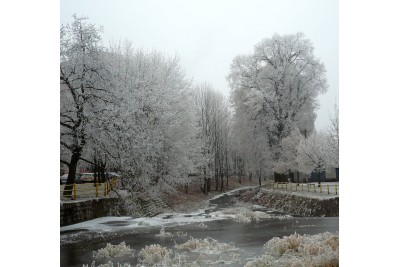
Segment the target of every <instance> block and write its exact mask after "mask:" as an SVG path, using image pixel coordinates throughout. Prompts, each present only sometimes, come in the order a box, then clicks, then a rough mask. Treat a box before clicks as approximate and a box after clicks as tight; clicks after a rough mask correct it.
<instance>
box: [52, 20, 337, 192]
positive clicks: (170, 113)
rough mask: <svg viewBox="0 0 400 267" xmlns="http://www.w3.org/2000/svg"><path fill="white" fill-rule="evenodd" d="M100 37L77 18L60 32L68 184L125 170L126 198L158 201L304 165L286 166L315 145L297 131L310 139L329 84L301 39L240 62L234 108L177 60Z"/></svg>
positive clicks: (268, 43)
mask: <svg viewBox="0 0 400 267" xmlns="http://www.w3.org/2000/svg"><path fill="white" fill-rule="evenodd" d="M101 32H102V28H101V27H97V26H96V25H93V24H90V23H88V21H87V18H83V17H77V16H74V21H73V23H71V24H67V25H63V26H62V27H61V31H60V37H61V41H60V45H61V47H60V100H61V102H60V125H61V129H60V134H61V135H60V146H61V156H60V157H61V163H62V164H64V165H66V166H67V167H68V169H69V176H68V180H67V184H72V183H73V182H74V174H75V172H76V170H77V166H78V163H88V164H92V165H95V166H97V167H98V169H101V170H104V169H105V168H113V169H116V170H118V171H120V172H121V174H122V183H123V186H124V187H125V188H126V189H127V190H129V191H133V192H136V191H144V190H146V191H148V192H153V193H154V194H157V193H158V192H160V191H163V190H168V191H169V190H173V189H174V188H176V187H177V186H181V185H187V184H188V183H191V182H193V181H197V182H199V184H200V185H201V189H202V191H203V192H204V193H208V192H209V191H210V190H211V184H212V183H214V185H215V189H216V190H223V189H224V186H225V185H226V186H228V183H229V179H228V178H229V177H231V176H233V175H235V176H238V177H239V179H241V178H242V177H244V176H249V178H250V179H252V178H253V177H257V178H258V180H259V182H260V183H261V179H262V177H265V176H266V175H267V174H269V173H271V171H272V170H275V171H277V172H286V171H288V170H290V171H293V170H301V169H300V165H301V166H303V165H307V164H308V163H307V164H306V163H303V162H302V163H300V160H297V162H298V165H296V166H294V165H293V166H292V165H290V166H289V162H290V161H289V160H288V158H289V157H291V158H293V155H295V154H296V153H297V154H296V155H300V154H299V151H301V149H302V146H304V147H307V148H308V147H309V146H310V145H309V143H310V142H311V140H313V139H312V138H314V136H316V135H310V137H309V138H306V139H305V138H303V139H301V138H300V137H299V136H302V135H301V134H300V132H299V130H298V129H300V131H302V132H304V133H308V134H310V133H312V132H313V129H314V120H315V110H316V108H317V101H316V97H317V96H318V94H319V93H323V92H325V91H326V88H327V85H326V79H325V70H324V67H323V64H322V63H320V62H319V61H318V60H317V59H315V58H314V56H313V54H312V46H311V43H310V41H309V40H307V39H305V38H304V36H303V35H302V34H296V35H289V36H278V35H275V36H274V37H273V38H272V39H266V40H264V41H263V42H261V43H260V44H259V45H257V46H256V49H255V53H254V54H253V55H250V56H239V57H237V58H235V59H234V61H233V63H232V68H231V73H230V74H229V76H228V78H227V79H228V81H229V83H230V86H231V88H232V97H231V100H232V101H231V104H230V103H229V101H228V100H227V99H226V98H225V97H224V96H223V95H222V94H220V93H218V92H217V91H216V90H214V88H213V87H212V85H210V84H208V83H202V84H199V85H195V86H194V85H193V83H192V81H191V80H189V79H188V78H186V76H185V74H184V72H183V71H182V70H181V68H180V65H179V58H178V57H177V56H175V57H168V56H165V55H164V54H162V53H159V52H157V51H151V52H145V51H141V50H135V49H133V47H132V45H131V43H129V42H125V43H123V44H121V43H118V44H114V45H111V46H110V47H108V48H105V47H103V45H102V42H101ZM337 123H338V121H337ZM332 127H333V128H332V129H333V130H332V131H330V133H331V135H329V138H327V140H328V141H326V144H328V143H329V147H330V149H329V153H330V155H332V156H330V157H331V158H332V160H333V159H336V157H337V156H338V150H335V149H336V147H335V145H337V144H338V124H337V132H335V130H336V129H335V127H336V124H332ZM336 133H337V136H336V135H335V134H336ZM318 136H319V135H318ZM326 136H328V135H326ZM336 137H337V138H336ZM296 138H297V139H296ZM303 143H304V144H303ZM324 147H325V143H324ZM337 149H338V147H337ZM335 153H336V154H335ZM104 156H106V157H107V161H105V160H103V159H104ZM285 157H287V158H285ZM282 162H284V163H285V164H286V165H285V164H282ZM313 164H314V163H313ZM106 165H107V166H106ZM307 166H308V165H307ZM324 166H325V165H324Z"/></svg>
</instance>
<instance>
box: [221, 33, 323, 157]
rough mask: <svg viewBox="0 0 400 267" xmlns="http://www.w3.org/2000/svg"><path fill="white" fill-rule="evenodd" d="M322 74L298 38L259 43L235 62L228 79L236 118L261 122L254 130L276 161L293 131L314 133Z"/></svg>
mask: <svg viewBox="0 0 400 267" xmlns="http://www.w3.org/2000/svg"><path fill="white" fill-rule="evenodd" d="M325 73H326V71H325V67H324V64H322V63H321V62H320V61H319V60H318V59H317V58H316V57H315V56H314V54H313V46H312V43H311V41H310V40H309V39H306V38H305V36H304V35H303V34H302V33H297V34H290V35H278V34H275V35H274V36H272V38H266V39H264V40H262V41H261V42H260V43H259V44H257V45H256V46H255V49H254V53H253V54H251V55H242V56H237V57H236V58H235V59H234V60H233V62H232V64H231V71H230V74H229V75H228V77H227V79H228V81H229V84H230V87H231V88H232V100H233V104H234V107H235V110H236V113H237V114H239V115H240V117H241V118H243V119H245V120H247V121H254V123H253V125H255V124H257V123H258V122H259V120H260V118H262V119H263V124H262V128H263V129H261V127H259V128H258V129H259V130H260V131H262V132H265V134H266V135H267V139H268V144H269V146H270V148H271V150H272V153H273V154H272V156H273V160H274V161H276V160H278V159H279V157H280V154H281V150H280V143H281V141H282V139H283V138H285V137H286V136H288V135H289V134H290V132H291V130H292V129H293V127H295V126H296V127H297V128H299V129H300V130H304V131H307V132H308V133H311V132H312V130H313V128H314V120H315V110H316V108H317V107H318V103H317V97H318V95H319V94H322V93H325V92H326V90H327V83H326V77H325ZM260 126H261V125H260Z"/></svg>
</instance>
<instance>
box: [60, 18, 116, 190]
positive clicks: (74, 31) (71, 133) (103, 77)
mask: <svg viewBox="0 0 400 267" xmlns="http://www.w3.org/2000/svg"><path fill="white" fill-rule="evenodd" d="M101 31H102V28H101V27H96V26H95V25H93V24H90V23H88V22H87V18H85V17H77V16H76V15H74V21H73V22H72V23H71V24H66V25H62V26H61V29H60V125H61V129H60V134H61V135H60V145H61V162H62V163H63V164H65V165H67V166H68V168H69V175H68V180H67V184H72V183H74V177H75V172H76V168H77V164H78V161H79V160H80V159H81V156H82V153H84V149H86V148H87V146H88V143H89V142H90V141H91V138H92V137H94V136H93V131H91V130H90V129H91V127H92V123H94V122H95V121H96V120H97V118H99V117H100V116H101V113H102V112H103V110H104V109H105V106H106V105H107V103H109V102H110V91H109V78H110V77H109V72H108V71H107V70H106V68H105V66H104V64H103V60H102V53H103V48H102V45H101V36H100V33H101Z"/></svg>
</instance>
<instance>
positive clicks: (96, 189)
mask: <svg viewBox="0 0 400 267" xmlns="http://www.w3.org/2000/svg"><path fill="white" fill-rule="evenodd" d="M117 185H118V178H112V179H110V180H109V181H107V182H105V183H95V184H94V183H84V184H73V185H62V186H61V189H60V197H61V199H65V198H68V199H73V200H76V199H78V198H82V199H83V198H91V197H106V196H108V195H109V194H110V192H111V190H112V189H113V188H115V187H116V186H117ZM68 186H69V187H70V188H67V189H66V188H65V187H68ZM100 192H102V194H100Z"/></svg>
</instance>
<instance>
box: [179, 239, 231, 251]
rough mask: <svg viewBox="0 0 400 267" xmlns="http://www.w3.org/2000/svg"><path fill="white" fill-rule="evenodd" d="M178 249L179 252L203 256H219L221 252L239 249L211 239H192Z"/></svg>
mask: <svg viewBox="0 0 400 267" xmlns="http://www.w3.org/2000/svg"><path fill="white" fill-rule="evenodd" d="M176 247H177V248H178V249H179V250H184V251H185V250H186V251H191V252H198V253H202V254H218V253H221V252H226V251H235V250H237V248H236V247H235V246H233V245H232V244H226V243H220V242H218V241H217V240H215V239H212V238H210V237H207V238H205V239H197V238H193V237H190V239H189V240H188V241H187V242H185V243H183V244H181V245H177V246H176Z"/></svg>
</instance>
